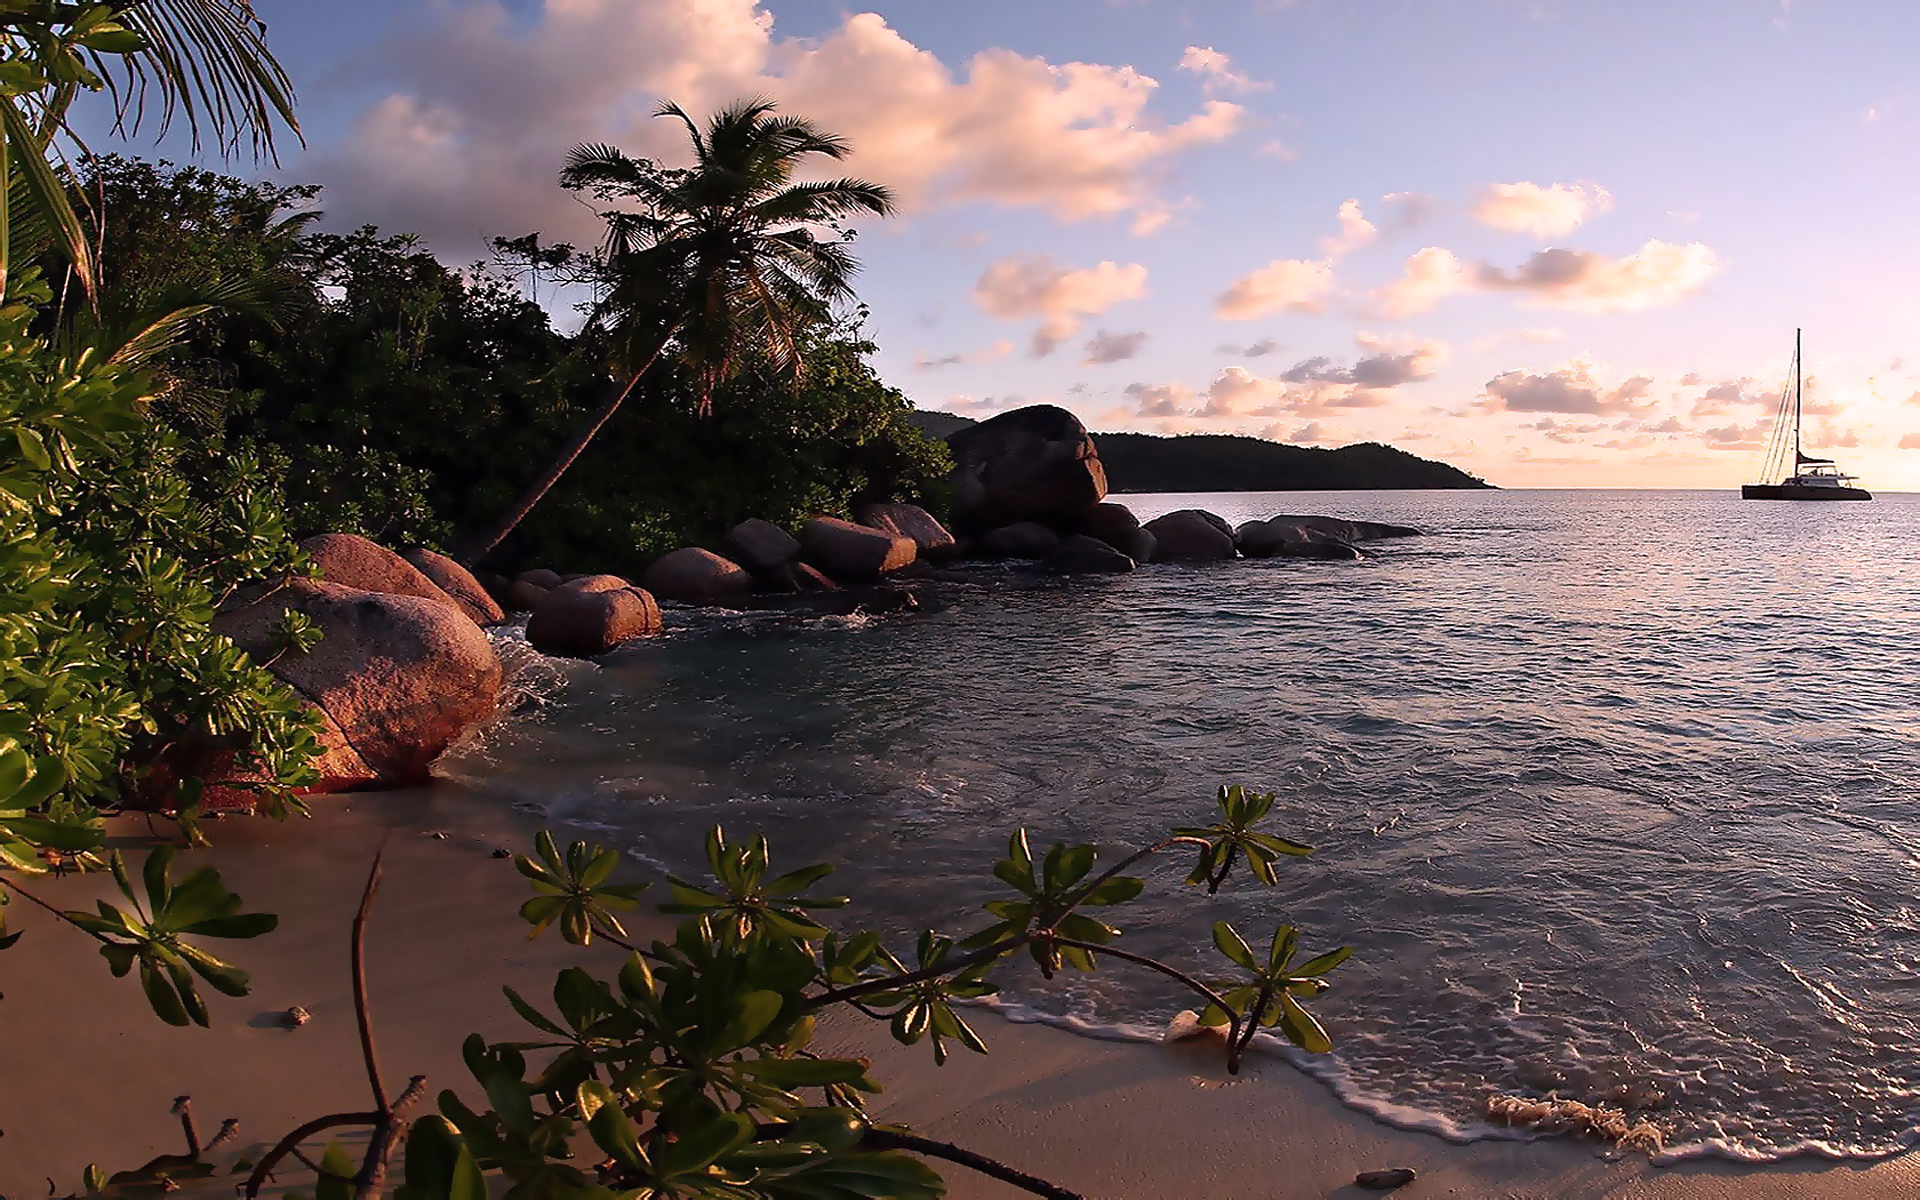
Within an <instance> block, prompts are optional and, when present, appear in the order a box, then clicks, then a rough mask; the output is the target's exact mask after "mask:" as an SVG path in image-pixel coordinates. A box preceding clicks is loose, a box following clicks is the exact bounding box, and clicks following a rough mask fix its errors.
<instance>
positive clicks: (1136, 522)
mask: <svg viewBox="0 0 1920 1200" xmlns="http://www.w3.org/2000/svg"><path fill="white" fill-rule="evenodd" d="M1073 532H1075V533H1082V534H1085V535H1086V536H1088V537H1091V538H1099V539H1100V540H1101V541H1103V542H1105V543H1106V544H1107V545H1109V546H1112V547H1113V548H1114V549H1115V550H1118V551H1119V552H1120V553H1122V554H1124V555H1126V556H1127V557H1128V558H1131V559H1133V560H1134V561H1135V562H1150V561H1152V559H1153V535H1152V534H1150V533H1148V532H1146V531H1145V530H1143V529H1141V528H1140V518H1138V517H1136V516H1134V515H1133V510H1132V509H1130V508H1128V507H1127V506H1126V505H1124V504H1115V503H1114V502H1113V501H1111V500H1109V501H1107V502H1106V503H1104V504H1096V505H1094V506H1093V507H1092V508H1090V509H1088V510H1087V511H1086V512H1085V513H1083V514H1081V517H1080V520H1079V522H1078V523H1077V524H1076V525H1075V526H1074V528H1073Z"/></svg>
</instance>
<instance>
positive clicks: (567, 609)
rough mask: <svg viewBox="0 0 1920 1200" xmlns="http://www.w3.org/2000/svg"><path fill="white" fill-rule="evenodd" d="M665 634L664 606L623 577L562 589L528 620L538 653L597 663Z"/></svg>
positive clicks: (603, 577)
mask: <svg viewBox="0 0 1920 1200" xmlns="http://www.w3.org/2000/svg"><path fill="white" fill-rule="evenodd" d="M736 569H738V568H736ZM659 631H660V606H659V605H658V604H655V603H654V600H653V597H652V596H651V595H649V594H648V593H646V592H645V591H642V590H641V589H640V588H637V587H632V586H630V585H629V584H628V583H627V581H626V580H624V579H621V578H620V577H619V576H617V575H588V576H586V577H584V578H582V579H576V580H574V581H573V582H572V583H564V584H561V585H560V586H559V587H557V588H555V589H553V590H552V591H551V592H548V593H547V595H546V596H545V597H544V598H542V599H541V601H540V606H539V607H538V608H536V609H534V610H533V616H532V617H530V618H529V619H528V620H527V641H528V642H529V643H530V644H531V645H532V646H533V648H534V649H535V650H538V651H540V653H542V654H559V655H565V656H567V657H569V658H593V657H595V656H597V655H601V654H605V653H607V652H608V651H609V650H612V649H613V648H614V647H616V646H619V645H620V644H621V643H623V642H629V641H632V640H633V639H634V638H637V637H645V636H646V635H647V634H650V633H658V632H659Z"/></svg>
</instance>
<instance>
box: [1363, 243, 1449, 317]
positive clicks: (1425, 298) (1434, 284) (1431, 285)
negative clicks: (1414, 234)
mask: <svg viewBox="0 0 1920 1200" xmlns="http://www.w3.org/2000/svg"><path fill="white" fill-rule="evenodd" d="M1472 286H1473V275H1472V273H1471V272H1470V271H1468V270H1467V267H1466V264H1464V263H1462V262H1461V261H1460V260H1459V258H1457V257H1456V256H1455V255H1454V253H1453V251H1451V250H1448V249H1446V248H1444V247H1441V246H1428V247H1426V248H1425V249H1424V250H1420V251H1418V252H1417V253H1415V254H1413V255H1412V256H1411V257H1409V258H1408V259H1407V262H1406V265H1405V266H1404V267H1402V268H1401V274H1400V278H1399V279H1397V280H1395V281H1394V282H1392V283H1389V284H1387V285H1386V286H1385V287H1380V288H1376V289H1374V292H1373V296H1372V307H1373V309H1374V310H1375V311H1377V312H1379V313H1380V315H1382V316H1386V317H1395V318H1398V317H1410V316H1413V315H1414V314H1416V313H1423V312H1426V311H1427V310H1428V309H1430V308H1432V307H1433V306H1434V305H1436V304H1438V303H1440V301H1442V300H1444V299H1446V298H1447V297H1448V296H1451V295H1453V294H1455V293H1456V292H1464V291H1466V290H1467V289H1469V288H1470V287H1472Z"/></svg>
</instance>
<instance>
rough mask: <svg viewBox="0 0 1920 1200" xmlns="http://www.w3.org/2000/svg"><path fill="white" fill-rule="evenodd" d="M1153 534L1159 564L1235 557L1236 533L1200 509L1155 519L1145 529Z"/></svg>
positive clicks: (1156, 558) (1183, 510)
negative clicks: (1234, 541)
mask: <svg viewBox="0 0 1920 1200" xmlns="http://www.w3.org/2000/svg"><path fill="white" fill-rule="evenodd" d="M1144 528H1145V529H1146V531H1147V532H1148V533H1150V534H1152V535H1153V541H1154V551H1153V560H1154V561H1155V562H1217V561H1220V560H1223V559H1229V558H1233V557H1234V546H1233V530H1232V529H1230V528H1229V527H1228V526H1227V523H1226V522H1225V521H1224V520H1222V519H1220V518H1219V517H1217V516H1215V515H1214V514H1213V513H1210V512H1206V511H1205V510H1203V509H1198V508H1183V509H1181V510H1180V511H1179V512H1170V513H1168V514H1167V515H1165V516H1163V517H1155V518H1154V519H1153V520H1151V521H1148V522H1147V523H1146V525H1145V526H1144Z"/></svg>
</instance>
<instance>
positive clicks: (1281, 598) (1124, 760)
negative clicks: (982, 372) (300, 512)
mask: <svg viewBox="0 0 1920 1200" xmlns="http://www.w3.org/2000/svg"><path fill="white" fill-rule="evenodd" d="M1127 499H1128V500H1129V502H1130V503H1132V504H1133V505H1134V507H1135V508H1136V510H1137V511H1141V512H1142V514H1143V515H1149V516H1150V515H1152V513H1153V512H1156V511H1165V510H1169V509H1172V508H1179V507H1188V506H1191V505H1194V504H1196V503H1198V504H1201V505H1203V506H1206V507H1212V508H1214V509H1215V511H1218V512H1220V513H1221V514H1222V515H1223V516H1226V517H1227V518H1228V519H1229V520H1241V519H1245V518H1247V517H1251V516H1267V515H1271V514H1272V513H1274V512H1300V511H1320V512H1327V513H1330V514H1333V515H1339V516H1347V517H1354V518H1359V519H1378V520H1387V521H1393V522H1397V523H1406V524H1415V525H1419V526H1421V527H1423V528H1426V529H1429V530H1431V531H1433V536H1430V537H1427V538H1423V539H1418V540H1409V541H1403V542H1392V543H1383V544H1379V545H1377V546H1376V547H1375V548H1374V549H1373V550H1372V555H1373V556H1372V557H1371V558H1370V559H1369V560H1368V561H1366V562H1363V563H1357V564H1322V563H1312V564H1306V563H1297V562H1270V563H1250V564H1240V565H1237V566H1223V567H1212V568H1190V567H1174V566H1167V567H1153V568H1150V569H1147V570H1143V571H1141V572H1138V573H1137V574H1135V575H1132V576H1126V577H1120V578H1113V579H1099V580H1083V581H1068V582H1063V583H1061V584H1059V585H1058V586H1053V587H1047V588H1042V589H1038V590H1028V591H1018V590H1013V591H998V592H988V593H980V594H976V595H969V596H966V597H964V598H962V599H961V601H960V603H958V604H956V605H955V606H954V607H952V608H950V609H948V610H946V611H944V612H941V613H938V614H933V615H930V616H924V617H914V618H909V619H886V620H878V621H872V622H868V623H865V624H849V623H844V622H805V621H797V620H793V619H775V618H767V617H763V616H756V617H754V618H752V619H740V620H732V621H727V620H718V621H699V620H692V619H689V620H688V621H686V622H683V624H682V626H681V627H679V628H677V630H676V632H675V633H674V634H673V635H672V636H670V637H667V638H664V639H660V640H657V641H655V642H653V643H650V644H648V645H646V646H643V647H640V648H638V649H635V650H633V651H630V652H627V653H624V654H621V655H618V656H615V657H613V658H611V659H608V660H606V661H605V662H603V663H602V664H601V666H600V667H599V668H598V669H597V670H595V669H584V670H569V671H567V672H566V673H565V674H564V676H563V677H561V686H559V687H553V686H549V685H546V684H543V685H542V686H541V687H540V688H539V689H538V690H539V691H540V692H541V693H542V699H541V701H540V702H539V703H537V704H530V705H529V706H528V707H527V708H526V709H525V710H523V711H522V712H521V713H520V714H519V715H518V716H517V717H516V718H515V720H514V721H513V722H512V723H510V724H508V725H506V726H504V727H502V728H499V729H496V730H494V731H493V732H492V733H491V734H490V735H489V736H488V737H487V738H486V739H484V740H483V741H482V742H479V743H477V744H475V745H474V746H471V747H469V748H468V749H466V750H465V751H464V752H463V753H462V754H461V755H459V756H457V757H456V758H455V759H454V761H453V762H452V763H451V764H450V766H449V771H450V773H451V775H452V776H453V777H454V778H456V779H457V780H459V781H460V782H461V783H462V784H463V785H464V786H469V787H473V788H476V789H478V790H481V791H484V792H488V793H490V794H494V795H498V796H501V797H504V798H507V799H510V800H512V801H516V802H526V801H530V800H538V801H540V802H541V803H542V804H544V805H545V806H546V810H547V811H548V812H550V813H551V814H552V815H554V816H555V817H556V818H561V819H566V820H571V821H575V822H580V823H583V824H587V825H589V826H591V827H596V828H601V829H609V830H614V831H617V835H618V837H619V839H620V840H621V842H622V844H623V845H627V846H629V847H630V848H631V850H632V851H633V853H635V854H636V855H640V856H642V857H644V858H646V859H647V860H648V861H650V862H657V863H663V864H666V865H668V866H671V867H673V868H675V869H681V870H696V869H698V864H697V861H696V859H697V848H698V845H699V835H700V832H701V831H702V830H703V829H704V828H705V827H706V826H707V825H708V824H711V823H713V822H715V821H724V822H726V823H728V824H729V825H731V826H735V827H738V828H740V829H741V830H743V831H744V829H746V828H748V827H757V828H759V829H762V830H764V831H765V832H767V833H768V834H769V835H770V836H771V837H772V838H773V840H774V844H775V846H776V849H777V851H778V852H779V853H780V854H781V855H782V857H783V859H784V860H786V861H789V862H801V861H813V860H816V859H818V858H825V857H832V858H835V859H838V860H843V861H846V862H847V863H848V864H849V865H848V867H847V868H846V875H847V876H849V877H850V878H848V879H847V880H846V882H848V883H849V884H851V885H852V886H854V887H856V888H858V889H859V890H860V892H861V895H862V899H863V903H864V904H865V907H864V909H863V910H861V911H859V912H858V913H856V914H854V916H853V918H851V919H856V920H863V921H867V922H871V923H874V924H877V925H880V926H883V927H886V928H890V929H894V930H899V931H909V932H910V931H916V930H918V929H919V928H921V927H923V926H925V925H928V924H934V923H941V924H947V925H955V924H958V925H971V924H974V923H977V919H978V916H977V915H978V905H979V904H980V903H981V901H982V900H984V899H986V898H987V897H988V896H990V895H992V894H993V890H994V887H997V885H992V883H991V880H990V878H989V875H988V873H989V869H990V867H991V864H992V862H993V860H994V859H995V858H997V857H998V855H999V848H1000V846H1001V845H1002V841H1001V838H1002V836H1003V835H1004V833H1005V832H1006V831H1008V830H1009V829H1011V828H1012V827H1014V826H1016V825H1021V824H1024V825H1027V826H1029V827H1030V828H1031V829H1032V830H1033V831H1034V834H1035V836H1036V838H1037V839H1043V840H1052V839H1063V840H1064V839H1078V840H1091V841H1098V842H1100V843H1102V844H1103V845H1108V846H1113V847H1116V848H1117V847H1118V846H1120V845H1122V844H1129V843H1139V842H1141V841H1143V840H1146V839H1149V838H1151V837H1152V836H1153V835H1154V834H1155V833H1156V832H1157V831H1159V830H1161V829H1163V828H1164V827H1165V826H1167V825H1169V824H1174V823H1178V822H1181V821H1185V820H1188V819H1191V818H1193V817H1196V816H1203V815H1204V812H1205V806H1206V804H1207V803H1208V800H1207V797H1208V796H1209V795H1210V793H1211V791H1212V789H1213V787H1214V786H1215V785H1216V784H1217V783H1218V782H1220V781H1221V780H1223V779H1234V780H1242V781H1245V782H1248V783H1251V784H1256V785H1259V786H1262V787H1270V788H1274V789H1277V790H1279V791H1280V793H1281V802H1280V805H1279V808H1278V817H1279V822H1280V824H1281V825H1282V826H1283V827H1284V828H1285V830H1286V831H1288V832H1290V833H1292V834H1293V835H1294V836H1297V837H1300V838H1303V839H1304V840H1307V841H1310V842H1313V843H1314V844H1315V845H1316V846H1318V847H1319V849H1318V852H1317V853H1316V854H1315V855H1314V857H1313V858H1312V859H1311V860H1309V861H1308V862H1306V863H1302V864H1289V866H1290V868H1291V869H1289V870H1287V871H1285V872H1284V873H1283V877H1282V881H1281V885H1280V886H1279V887H1278V888H1276V889H1273V890H1270V891H1259V890H1246V889H1242V890H1238V891H1235V892H1233V893H1232V894H1231V895H1222V896H1220V897H1216V898H1211V899H1209V898H1206V897H1202V896H1197V895H1194V894H1193V893H1191V892H1190V891H1183V890H1181V888H1180V883H1179V881H1180V879H1181V877H1182V876H1183V874H1184V869H1185V867H1186V865H1187V864H1185V863H1173V862H1168V863H1164V864H1155V865H1154V866H1153V867H1152V868H1151V869H1150V871H1149V872H1148V875H1149V877H1150V883H1151V884H1152V886H1151V887H1150V888H1149V890H1148V893H1147V895H1146V897H1144V898H1143V900H1142V902H1141V903H1140V905H1139V910H1138V911H1137V912H1136V913H1135V914H1134V916H1133V920H1132V923H1131V924H1130V925H1129V932H1128V935H1127V936H1128V942H1129V944H1130V945H1132V947H1133V948H1134V949H1136V950H1142V951H1145V952H1148V953H1154V954H1159V955H1163V956H1165V957H1167V958H1169V959H1170V960H1172V961H1176V962H1178V963H1180V964H1182V965H1184V966H1187V967H1191V968H1195V969H1199V970H1202V971H1212V970H1214V969H1216V968H1215V967H1214V966H1213V965H1212V964H1210V963H1209V962H1208V958H1209V956H1210V952H1203V948H1204V946H1205V935H1204V931H1205V929H1206V927H1207V926H1208V924H1210V923H1211V922H1212V921H1214V920H1219V919H1228V920H1232V921H1235V922H1236V923H1238V924H1239V925H1241V927H1242V928H1250V927H1251V928H1258V927H1261V926H1270V925H1272V924H1273V923H1274V922H1276V921H1281V920H1288V921H1293V922H1296V923H1298V924H1299V925H1300V926H1301V928H1302V929H1303V931H1304V932H1305V935H1306V937H1307V940H1308V942H1309V944H1310V945H1312V946H1316V947H1317V946H1321V945H1332V944H1341V943H1344V944H1350V945H1353V946H1354V947H1355V948H1356V951H1357V953H1356V956H1355V959H1354V961H1353V962H1352V963H1351V964H1350V965H1349V966H1347V967H1344V968H1342V970H1341V972H1340V973H1339V975H1338V976H1337V977H1336V978H1337V982H1338V987H1337V988H1336V990H1335V991H1334V992H1331V993H1329V994H1328V995H1327V996H1326V997H1325V998H1323V1001H1322V1003H1321V1006H1320V1010H1321V1012H1322V1013H1323V1015H1324V1017H1325V1019H1326V1021H1327V1023H1328V1025H1329V1027H1330V1028H1331V1030H1332V1031H1333V1033H1334V1035H1335V1039H1336V1041H1337V1042H1338V1043H1339V1046H1340V1048H1339V1050H1338V1052H1337V1054H1336V1055H1335V1056H1334V1057H1333V1058H1331V1059H1330V1060H1323V1061H1321V1062H1318V1063H1316V1064H1312V1068H1311V1069H1313V1070H1315V1071H1316V1073H1318V1074H1320V1075H1321V1076H1322V1077H1323V1078H1326V1079H1327V1080H1328V1081H1329V1082H1330V1084H1332V1085H1333V1086H1334V1087H1336V1088H1337V1089H1338V1090H1340V1091H1341V1093H1342V1095H1343V1096H1345V1097H1346V1098H1347V1099H1348V1100H1349V1101H1350V1102H1352V1103H1355V1104H1356V1105H1359V1106H1361V1107H1365V1108H1367V1109H1368V1110H1369V1111H1374V1112H1378V1113H1381V1114H1382V1115H1383V1116H1384V1117H1385V1118H1387V1119H1392V1120H1395V1121H1397V1122H1400V1123H1406V1124H1413V1125H1416V1126H1419V1127H1422V1128H1433V1129H1436V1130H1439V1131H1441V1132H1449V1133H1451V1134H1452V1135H1454V1136H1474V1135H1479V1134H1485V1133H1489V1132H1491V1131H1490V1130H1488V1129H1487V1128H1486V1126H1485V1125H1484V1124H1483V1123H1482V1122H1481V1120H1480V1114H1481V1113H1483V1112H1484V1106H1485V1102H1486V1100H1487V1099H1488V1097H1489V1096H1492V1095H1496V1094H1519V1095H1532V1096H1549V1095H1551V1096H1555V1097H1560V1098H1564V1099H1569V1100H1578V1101H1581V1102H1585V1103H1591V1104H1603V1103H1604V1104H1608V1105H1612V1106H1616V1107H1622V1108H1625V1109H1626V1110H1627V1111H1628V1112H1629V1113H1630V1114H1632V1115H1634V1116H1635V1117H1646V1118H1647V1119H1650V1120H1652V1121H1653V1122H1654V1123H1655V1124H1657V1125H1659V1126H1660V1127H1661V1128H1662V1129H1663V1131H1664V1132H1665V1133H1666V1136H1667V1141H1668V1145H1669V1147H1670V1149H1671V1150H1672V1151H1674V1152H1677V1153H1680V1154H1687V1153H1700V1152H1712V1153H1719V1154H1724V1155H1729V1156H1733V1157H1741V1158H1772V1157H1780V1156H1783V1155H1787V1154H1794V1153H1814V1154H1823V1155H1829V1156H1871V1155H1879V1154H1888V1153H1892V1152H1894V1151H1897V1150H1899V1149H1901V1148H1903V1147H1905V1146H1907V1145H1908V1144H1910V1143H1911V1142H1912V1141H1913V1140H1914V1137H1915V1129H1916V1126H1917V1125H1920V1055H1914V1054H1913V1053H1912V1050H1911V1047H1912V1046H1913V1045H1914V1044H1915V1041H1916V1039H1917V1038H1920V1007H1916V1002H1920V902H1916V900H1915V894H1916V892H1917V891H1920V736H1916V735H1920V699H1916V690H1915V688H1914V686H1913V671H1914V662H1913V653H1912V649H1911V648H1912V647H1913V646H1915V645H1920V556H1915V555H1914V554H1912V553H1911V547H1912V545H1913V542H1914V540H1915V537H1916V535H1917V534H1920V501H1916V500H1915V498H1913V497H1883V498H1882V499H1881V500H1879V501H1877V502H1875V503H1874V504H1871V505H1834V506H1825V505H1758V504H1744V505H1743V504H1741V503H1740V502H1738V501H1737V500H1731V499H1729V498H1727V497H1724V496H1718V495H1709V494H1705V493H1548V492H1534V493H1527V492H1498V493H1492V492H1489V493H1385V492H1382V493H1332V494H1322V495H1318V496H1301V495H1298V494H1295V495H1288V496H1278V497H1276V496H1234V497H1199V498H1196V497H1129V498H1127ZM1836 510H1838V511H1836ZM823 818H824V819H823ZM1008 1000H1009V1002H1010V1003H1012V1004H1014V1005H1016V1006H1020V1007H1021V1008H1022V1011H1028V1012H1032V1013H1040V1014H1051V1015H1052V1016H1054V1017H1056V1018H1060V1019H1063V1020H1069V1021H1071V1022H1075V1023H1077V1024H1076V1027H1083V1028H1104V1029H1144V1028H1151V1027H1153V1025H1154V1023H1155V1022H1156V1021H1159V1020H1162V1019H1164V1018H1165V1017H1166V1016H1167V1015H1169V1014H1170V1013H1171V1012H1172V1011H1173V1010H1174V1009H1176V1008H1179V1007H1184V1006H1185V1003H1186V1002H1185V1000H1184V999H1183V998H1182V997H1180V996H1178V995H1176V994H1175V993H1173V992H1171V991H1167V990H1164V989H1162V988H1160V987H1159V986H1158V984H1157V982H1156V981H1154V980H1151V979H1142V978H1141V977H1139V976H1137V975H1134V974H1128V973H1121V972H1113V971H1103V972H1101V973H1100V974H1099V975H1097V976H1094V977H1092V978H1087V979H1076V980H1074V981H1073V982H1072V986H1071V987H1066V988H1062V987H1048V986H1046V985H1043V984H1040V983H1039V982H1038V981H1037V980H1029V979H1027V978H1026V977H1024V976H1019V975H1016V976H1015V981H1014V986H1013V987H1012V988H1011V989H1010V994H1009V996H1008Z"/></svg>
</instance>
